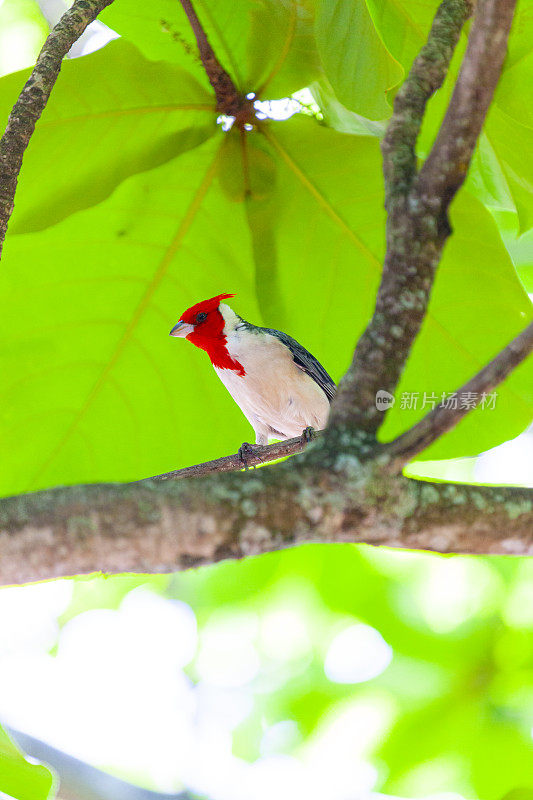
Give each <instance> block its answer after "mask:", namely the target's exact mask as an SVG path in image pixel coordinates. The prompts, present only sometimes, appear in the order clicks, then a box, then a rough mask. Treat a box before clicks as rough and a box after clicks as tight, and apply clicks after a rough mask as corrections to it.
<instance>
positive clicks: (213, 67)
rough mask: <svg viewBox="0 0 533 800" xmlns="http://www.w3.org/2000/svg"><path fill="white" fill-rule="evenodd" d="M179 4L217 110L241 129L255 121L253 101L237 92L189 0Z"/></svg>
mask: <svg viewBox="0 0 533 800" xmlns="http://www.w3.org/2000/svg"><path fill="white" fill-rule="evenodd" d="M180 2H181V5H182V6H183V10H184V11H185V14H186V15H187V19H188V20H189V22H190V23H191V28H192V30H193V33H194V36H195V38H196V43H197V45H198V50H199V53H200V58H201V60H202V64H203V67H204V69H205V72H206V75H207V77H208V78H209V83H210V84H211V86H212V87H213V89H214V92H215V97H216V100H217V110H218V111H220V112H221V113H222V114H227V115H228V116H231V117H235V119H236V124H237V125H239V127H242V126H243V125H244V123H245V122H252V121H253V120H254V119H255V112H254V106H253V99H251V100H249V99H248V98H246V97H245V96H244V95H243V94H242V93H241V92H239V90H238V89H237V87H236V86H235V84H234V83H233V81H232V79H231V78H230V76H229V75H228V73H227V72H226V70H225V69H224V67H223V66H222V64H221V63H220V61H219V60H218V58H217V57H216V55H215V51H214V50H213V48H212V47H211V45H210V43H209V39H208V38H207V35H206V33H205V31H204V29H203V27H202V23H201V22H200V20H199V19H198V15H197V13H196V11H195V10H194V7H193V5H192V2H191V0H180Z"/></svg>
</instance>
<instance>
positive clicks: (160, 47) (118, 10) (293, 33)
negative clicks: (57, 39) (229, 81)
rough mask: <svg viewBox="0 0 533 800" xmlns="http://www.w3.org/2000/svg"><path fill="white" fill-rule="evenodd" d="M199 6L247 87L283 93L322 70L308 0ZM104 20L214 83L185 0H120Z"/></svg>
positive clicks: (215, 1)
mask: <svg viewBox="0 0 533 800" xmlns="http://www.w3.org/2000/svg"><path fill="white" fill-rule="evenodd" d="M194 7H195V10H196V12H197V14H198V16H199V18H200V20H201V23H202V25H203V27H204V28H205V30H206V33H207V35H208V38H209V41H210V43H211V45H212V46H213V49H214V51H215V53H216V55H217V57H218V59H219V61H220V62H221V63H222V65H223V67H224V68H225V69H226V70H227V71H228V72H229V74H230V75H231V77H232V78H233V80H234V81H235V83H236V85H237V86H238V88H239V89H240V90H241V91H243V92H255V93H258V94H260V95H261V96H262V97H264V98H273V97H283V96H286V95H288V94H290V93H291V92H294V91H296V90H297V89H301V88H302V87H304V86H306V85H307V84H308V83H310V82H311V81H312V80H313V79H314V78H315V77H316V76H317V74H318V73H319V71H320V62H319V59H318V55H317V52H316V46H315V42H314V37H313V4H312V3H311V2H310V0H260V2H257V0H234V1H233V2H231V3H228V2H226V0H199V1H198V2H195V3H194ZM101 19H102V20H103V21H104V22H106V23H107V24H108V25H109V26H110V27H111V28H113V29H114V30H116V31H117V32H118V33H120V34H121V35H122V36H124V37H126V38H127V39H129V40H130V41H131V42H133V43H134V44H136V45H137V46H138V47H139V48H140V49H141V51H142V52H143V53H144V54H145V55H146V56H147V57H148V58H150V59H154V60H157V59H165V60H167V61H171V62H172V63H175V64H180V65H181V66H183V67H186V68H187V69H188V70H189V71H190V72H191V74H194V75H195V77H196V78H197V79H198V80H200V81H201V82H203V84H204V86H206V87H207V86H208V85H209V84H208V81H207V78H206V76H205V73H204V71H203V68H202V65H201V63H200V61H199V58H198V55H197V47H196V41H195V39H194V35H193V33H192V30H191V26H190V24H189V22H188V20H187V18H186V16H185V14H184V12H183V9H182V7H181V4H180V3H179V2H175V0H153V2H151V3H150V4H149V5H146V4H141V3H139V0H121V2H120V3H113V5H111V6H109V8H108V9H106V11H104V13H103V14H102V15H101Z"/></svg>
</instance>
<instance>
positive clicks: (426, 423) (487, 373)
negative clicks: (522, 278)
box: [384, 322, 533, 470]
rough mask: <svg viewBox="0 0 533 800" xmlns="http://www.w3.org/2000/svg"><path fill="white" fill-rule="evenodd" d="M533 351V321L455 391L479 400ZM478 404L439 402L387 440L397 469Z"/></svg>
mask: <svg viewBox="0 0 533 800" xmlns="http://www.w3.org/2000/svg"><path fill="white" fill-rule="evenodd" d="M532 351H533V322H532V323H531V324H530V325H529V326H528V327H527V328H526V329H525V330H523V331H522V333H521V334H519V335H518V336H517V337H516V338H515V339H513V341H512V342H510V344H508V345H507V347H506V348H504V350H502V351H501V353H499V354H498V355H497V356H496V358H494V359H493V360H492V361H491V362H490V363H489V364H487V366H486V367H484V368H483V369H482V370H481V371H480V372H478V373H477V375H474V377H473V378H471V379H470V380H469V381H468V383H465V385H464V386H463V387H462V388H461V389H459V390H458V391H457V392H456V393H454V394H456V395H458V394H460V393H461V394H462V393H470V395H469V396H471V397H472V398H473V401H474V398H476V399H477V401H478V402H479V400H480V399H481V397H482V396H483V394H485V395H487V394H489V392H492V390H493V389H494V388H495V387H496V386H498V384H500V383H501V382H502V381H503V380H504V379H505V378H506V377H507V376H508V375H510V373H511V372H512V371H513V370H514V369H515V367H517V366H518V364H520V363H521V362H522V361H524V359H525V358H527V356H528V355H529V354H530V353H531V352H532ZM475 405H477V403H474V402H473V405H472V406H469V407H468V408H452V407H448V406H447V405H446V404H445V405H440V406H437V407H436V408H434V409H433V410H432V411H430V412H429V414H426V416H425V417H423V419H421V420H420V422H418V423H417V424H416V425H414V426H413V427H412V428H411V429H410V430H408V431H406V432H405V433H403V434H402V435H401V436H399V437H398V438H397V439H395V440H394V441H393V442H391V443H390V444H387V445H386V446H385V448H384V450H385V452H387V453H388V454H389V455H391V456H392V457H393V459H394V462H393V463H394V469H395V470H399V469H401V468H402V467H403V466H404V465H405V464H406V463H407V462H408V461H410V460H411V459H412V458H414V457H415V456H416V455H417V454H418V453H421V452H422V450H425V449H426V447H429V445H430V444H432V443H433V442H434V441H436V440H437V439H438V438H439V437H440V436H442V435H443V434H444V433H446V432H447V431H449V430H451V429H452V428H454V427H455V426H456V425H457V423H458V422H460V420H461V419H462V418H463V417H464V416H465V415H466V414H468V412H469V411H471V410H472V408H474V407H475Z"/></svg>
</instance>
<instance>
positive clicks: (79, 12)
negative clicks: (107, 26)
mask: <svg viewBox="0 0 533 800" xmlns="http://www.w3.org/2000/svg"><path fill="white" fill-rule="evenodd" d="M112 2H113V0H75V2H74V4H73V5H72V7H71V8H69V10H68V11H66V12H65V13H64V14H63V16H62V17H61V19H60V20H59V22H58V23H57V25H56V26H55V27H54V28H53V30H52V31H51V33H50V35H49V36H48V38H47V39H46V41H45V43H44V45H43V47H42V50H41V52H40V53H39V57H38V59H37V62H36V64H35V67H34V68H33V71H32V73H31V75H30V77H29V79H28V81H27V82H26V85H25V86H24V88H23V90H22V92H21V93H20V96H19V98H18V100H17V102H16V103H15V105H14V106H13V110H12V111H11V114H10V115H9V120H8V123H7V127H6V130H5V133H4V135H3V136H2V139H1V140H0V256H1V254H2V247H3V244H4V239H5V236H6V231H7V226H8V223H9V219H10V217H11V214H12V213H13V207H14V197H15V191H16V188H17V181H18V176H19V172H20V168H21V166H22V159H23V157H24V152H25V150H26V147H27V146H28V143H29V141H30V138H31V136H32V134H33V131H34V130H35V125H36V123H37V120H38V119H39V117H40V116H41V114H42V112H43V110H44V107H45V106H46V103H47V102H48V98H49V97H50V92H51V91H52V89H53V86H54V84H55V82H56V80H57V76H58V75H59V71H60V69H61V64H62V61H63V58H64V57H65V56H66V54H67V53H68V51H69V50H70V48H71V47H72V45H73V44H74V42H75V41H76V40H77V39H78V38H79V37H80V36H81V34H82V33H83V31H84V30H85V28H86V27H87V26H88V25H89V24H90V23H91V22H93V20H95V19H96V17H97V16H98V14H99V13H100V12H101V11H102V10H103V9H104V8H106V6H108V5H110V4H111V3H112Z"/></svg>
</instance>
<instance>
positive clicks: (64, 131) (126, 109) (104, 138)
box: [0, 40, 215, 233]
mask: <svg viewBox="0 0 533 800" xmlns="http://www.w3.org/2000/svg"><path fill="white" fill-rule="evenodd" d="M27 75H28V74H27V73H15V74H13V75H8V76H7V77H5V78H3V79H2V80H1V81H0V109H1V112H2V117H3V120H2V122H4V123H5V121H6V120H7V116H8V114H9V111H10V109H11V106H12V105H13V103H14V101H15V99H16V97H17V95H18V92H19V91H20V88H21V86H22V85H23V84H24V82H25V80H26V78H27ZM214 130H215V119H214V101H213V100H212V98H211V97H210V95H209V94H208V93H207V92H206V91H205V90H204V89H203V88H202V87H201V86H200V85H199V84H198V83H197V82H196V81H195V80H194V78H192V77H191V76H190V75H189V74H188V73H187V72H186V71H185V70H183V69H180V68H178V67H175V66H174V65H170V64H165V63H160V64H154V63H152V62H150V61H148V60H147V59H146V58H144V57H143V56H141V54H140V53H139V52H138V51H137V49H136V48H135V47H133V46H132V45H131V44H129V43H127V42H124V41H121V40H118V41H115V42H111V43H110V44H109V45H108V46H107V47H106V48H105V49H103V50H100V51H99V52H97V53H95V54H94V55H92V56H90V57H86V58H79V59H75V60H66V61H65V63H64V64H63V68H62V71H61V74H60V77H59V79H58V82H57V85H56V87H55V88H54V91H53V92H52V95H51V98H50V102H49V103H48V105H47V107H46V109H45V111H44V113H43V116H42V118H41V120H40V121H39V123H38V125H37V129H36V132H35V134H34V136H33V137H32V140H31V143H30V146H29V148H28V150H27V152H26V154H25V156H24V164H23V169H22V172H21V177H20V181H19V186H18V190H17V196H16V203H15V214H14V216H13V219H12V221H11V226H10V230H11V233H19V232H28V231H36V230H42V229H43V228H45V227H47V226H48V225H51V224H53V223H54V222H57V221H58V220H60V219H62V218H63V217H65V216H67V215H68V214H71V213H72V212H74V211H77V210H78V209H80V208H87V206H91V205H94V204H95V203H97V202H99V201H100V200H102V199H103V198H104V197H107V196H108V195H109V194H110V193H111V192H112V191H113V189H114V188H115V186H117V184H118V183H120V182H121V181H122V180H123V179H124V178H125V177H127V176H128V175H132V174H134V173H138V172H142V171H143V170H146V169H151V168H152V167H154V166H157V165H158V164H162V163H164V162H165V161H168V160H169V159H171V158H173V157H174V156H176V155H178V154H179V153H181V152H183V151H185V150H188V149H190V148H193V147H195V146H196V145H197V144H199V143H200V142H202V141H203V140H205V139H206V138H207V137H208V136H211V135H212V133H213V132H214Z"/></svg>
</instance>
